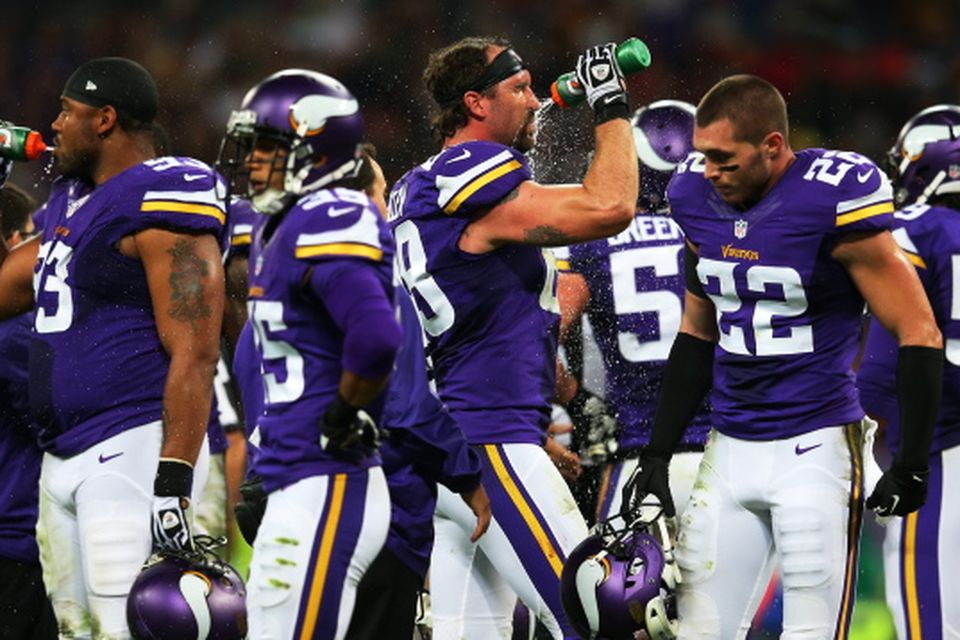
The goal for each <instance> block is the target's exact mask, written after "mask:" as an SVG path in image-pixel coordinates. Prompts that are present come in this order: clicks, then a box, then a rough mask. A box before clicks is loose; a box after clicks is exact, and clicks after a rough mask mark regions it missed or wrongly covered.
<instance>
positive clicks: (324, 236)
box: [218, 69, 400, 638]
mask: <svg viewBox="0 0 960 640" xmlns="http://www.w3.org/2000/svg"><path fill="white" fill-rule="evenodd" d="M362 135H363V124H362V120H361V118H360V113H359V105H358V104H357V101H356V99H355V98H354V97H353V95H351V94H350V92H349V91H348V90H347V89H346V88H345V87H344V86H343V85H342V84H341V83H340V82H338V81H337V80H335V79H333V78H331V77H329V76H325V75H323V74H320V73H316V72H313V71H306V70H301V69H288V70H285V71H280V72H278V73H275V74H273V75H271V76H270V77H268V78H266V79H265V80H263V81H262V82H260V83H259V84H257V85H256V86H255V87H253V88H252V89H251V90H250V91H249V92H248V93H247V95H246V97H245V98H244V100H243V103H242V105H241V107H240V109H239V110H237V111H234V112H233V114H232V115H231V117H230V121H229V123H228V126H227V135H226V137H225V138H224V143H223V145H222V147H221V153H220V159H219V161H218V165H219V166H221V167H223V169H224V171H225V172H226V173H227V174H228V175H229V176H230V178H231V184H232V185H233V186H234V187H236V188H240V189H243V190H242V191H241V192H240V193H241V195H245V196H248V197H250V199H251V201H252V202H253V205H254V207H255V208H256V209H257V210H258V211H259V212H261V213H264V214H269V215H271V216H272V217H271V218H270V220H269V221H267V222H266V223H265V224H264V225H262V226H260V227H259V229H258V230H257V233H256V234H255V237H254V238H253V245H252V247H251V250H250V260H251V263H252V265H253V269H252V272H251V273H250V301H249V308H250V322H251V324H252V325H253V329H254V337H255V340H256V343H257V359H258V361H259V362H260V367H261V369H262V372H263V411H262V413H261V415H259V417H258V419H257V428H258V429H259V432H260V443H259V453H258V456H257V460H256V463H255V465H254V468H253V472H254V473H255V474H256V475H258V476H260V478H262V481H263V487H264V489H265V490H266V492H267V493H268V494H269V496H268V499H267V506H266V511H265V513H264V516H263V522H262V524H261V525H260V530H259V532H258V533H257V537H256V542H255V544H254V548H253V557H252V560H251V574H250V580H249V592H250V598H249V604H250V633H251V636H252V637H256V638H259V637H277V638H290V637H310V638H342V637H343V635H344V634H345V633H346V630H347V625H348V624H349V621H350V615H351V611H352V609H353V601H354V597H355V593H356V586H357V583H358V582H359V580H360V578H361V576H362V575H363V573H364V571H366V569H367V567H368V566H369V564H370V562H371V561H372V560H373V558H374V557H375V556H376V555H377V553H378V552H379V551H380V548H381V547H382V546H383V542H384V539H385V537H386V534H387V525H388V521H389V518H390V503H389V498H388V495H387V486H386V482H385V480H384V476H383V472H382V470H381V469H380V466H379V457H378V456H377V455H376V450H375V442H376V427H375V425H374V424H373V421H372V419H371V415H372V416H374V417H376V416H377V415H378V413H379V408H380V407H379V404H378V402H377V397H378V395H379V394H380V391H381V389H382V388H383V386H384V384H385V382H386V380H387V376H388V374H389V372H390V370H391V369H392V367H393V358H394V354H395V352H396V350H397V347H398V345H399V342H400V331H399V328H398V326H397V322H396V320H395V318H394V315H393V308H392V305H391V303H390V300H391V292H392V270H391V260H392V258H393V247H392V242H391V239H390V235H389V232H388V231H387V228H386V224H385V223H384V222H383V220H382V219H381V217H380V215H379V214H378V212H377V209H376V207H375V205H374V204H373V203H372V202H371V200H370V198H368V197H367V196H366V195H364V194H363V193H361V192H359V191H353V190H350V189H341V188H333V189H327V188H324V187H325V186H327V185H329V184H331V183H333V182H334V181H336V180H339V179H341V178H343V177H347V176H351V175H354V174H355V173H356V171H357V169H358V168H359V162H360V143H361V139H362ZM231 147H235V148H234V149H231ZM231 151H233V153H231ZM362 409H366V410H367V411H369V412H370V414H369V415H368V414H367V413H366V412H364V411H362Z"/></svg>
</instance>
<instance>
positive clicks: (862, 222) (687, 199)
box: [668, 149, 893, 440]
mask: <svg viewBox="0 0 960 640" xmlns="http://www.w3.org/2000/svg"><path fill="white" fill-rule="evenodd" d="M704 164H705V163H704V158H703V155H701V154H699V153H695V154H691V155H690V156H689V157H688V158H687V159H686V160H685V161H684V162H683V163H682V164H681V165H679V166H678V167H677V173H676V174H675V175H674V177H673V179H672V180H671V182H670V185H669V188H668V197H669V199H670V206H671V210H672V212H673V215H674V217H675V218H676V220H677V222H678V223H679V224H680V226H681V227H682V228H683V230H684V232H685V233H686V235H687V238H688V239H689V240H690V241H691V242H692V243H693V244H694V245H695V246H697V247H698V248H699V255H700V258H699V261H698V263H697V273H698V275H699V277H700V281H701V282H702V283H703V286H704V289H705V291H706V293H707V295H708V296H709V297H710V299H711V300H712V301H713V304H714V306H715V307H716V314H717V325H718V328H719V333H720V342H719V345H718V346H717V350H716V360H715V365H714V377H713V394H712V396H711V405H712V407H713V422H714V426H715V427H716V428H717V429H718V430H719V431H720V432H721V433H725V434H727V435H729V436H732V437H735V438H743V439H747V440H773V439H779V438H788V437H792V436H796V435H799V434H802V433H806V432H809V431H813V430H815V429H819V428H822V427H827V426H831V425H839V424H845V423H849V422H853V421H856V420H859V419H860V418H861V417H863V410H862V409H861V408H860V405H859V403H858V400H857V392H856V388H855V386H854V375H853V372H852V370H851V364H852V362H853V359H854V356H855V355H856V352H857V344H858V339H859V334H860V314H861V311H862V309H863V298H862V296H861V295H860V293H859V292H858V291H857V288H856V287H855V286H854V284H853V281H852V280H851V279H850V277H849V275H848V274H847V272H846V271H845V270H844V268H843V267H842V266H841V265H840V263H839V262H837V261H836V260H834V259H833V258H831V256H830V253H831V251H832V250H833V249H834V247H835V246H836V244H837V242H838V241H839V240H840V239H841V238H842V237H844V236H845V235H847V234H850V233H855V232H862V231H877V230H882V229H887V228H888V227H889V226H890V224H891V221H892V216H891V215H890V214H891V213H892V211H893V204H892V202H891V198H892V190H891V188H890V185H889V183H888V182H887V180H886V178H885V177H884V176H883V175H882V174H881V172H880V171H879V170H878V169H877V167H876V166H875V165H874V164H873V163H872V162H870V160H868V159H867V158H865V157H863V156H861V155H858V154H856V153H850V152H841V151H825V150H823V149H806V150H803V151H799V152H797V154H796V161H795V162H794V163H793V164H792V165H791V166H790V167H789V168H788V169H787V171H786V173H784V175H783V176H782V177H781V178H780V180H779V181H778V182H777V183H776V184H775V185H774V186H773V188H772V189H771V190H770V191H769V192H768V193H767V194H766V195H765V196H764V197H763V198H762V199H761V200H760V202H758V203H757V204H755V205H754V206H753V207H751V208H750V209H748V210H746V211H740V210H737V209H735V208H733V207H731V206H729V205H728V204H726V203H725V202H724V201H723V200H722V199H721V198H720V196H719V194H718V193H717V192H716V190H715V189H714V188H713V186H712V185H711V184H710V182H709V181H708V180H706V179H705V178H704V175H703V171H704Z"/></svg>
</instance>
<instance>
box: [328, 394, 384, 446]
mask: <svg viewBox="0 0 960 640" xmlns="http://www.w3.org/2000/svg"><path fill="white" fill-rule="evenodd" d="M379 444H380V430H379V429H378V428H377V424H376V423H375V422H374V421H373V418H371V417H370V416H369V415H368V414H367V412H366V411H361V410H360V409H357V408H356V407H353V406H351V405H349V404H348V403H347V401H346V400H344V399H343V398H342V397H340V396H339V395H338V396H337V399H336V400H334V401H333V404H331V405H330V408H329V409H327V412H326V413H325V414H323V428H322V431H321V433H320V447H321V448H322V449H323V450H324V451H329V452H331V453H332V454H334V455H336V456H340V457H344V458H347V459H351V460H354V461H359V460H362V459H363V458H365V457H367V456H369V455H372V454H373V452H374V451H376V449H377V446H378V445H379Z"/></svg>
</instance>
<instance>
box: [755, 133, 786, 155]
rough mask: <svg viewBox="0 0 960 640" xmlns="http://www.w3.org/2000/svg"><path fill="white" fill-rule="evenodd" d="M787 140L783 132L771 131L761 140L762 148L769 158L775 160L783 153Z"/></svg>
mask: <svg viewBox="0 0 960 640" xmlns="http://www.w3.org/2000/svg"><path fill="white" fill-rule="evenodd" d="M785 142H786V140H785V139H784V137H783V134H782V133H780V132H779V131H771V132H770V133H768V134H767V135H766V136H764V138H763V140H762V141H761V142H760V150H761V151H762V152H763V154H764V156H765V157H766V158H767V159H768V160H773V159H775V158H777V157H778V156H779V155H780V154H781V153H783V150H784V147H785V146H786V145H785Z"/></svg>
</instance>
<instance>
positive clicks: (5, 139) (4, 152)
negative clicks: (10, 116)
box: [0, 124, 51, 160]
mask: <svg viewBox="0 0 960 640" xmlns="http://www.w3.org/2000/svg"><path fill="white" fill-rule="evenodd" d="M50 148H51V147H48V146H47V143H46V142H44V141H43V137H42V136H41V135H40V133H39V132H38V131H34V130H33V129H31V128H30V127H18V126H15V125H12V124H3V125H0V156H2V157H4V158H9V159H10V160H36V159H37V158H39V157H40V154H42V153H43V152H44V151H47V150H48V149H50Z"/></svg>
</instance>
